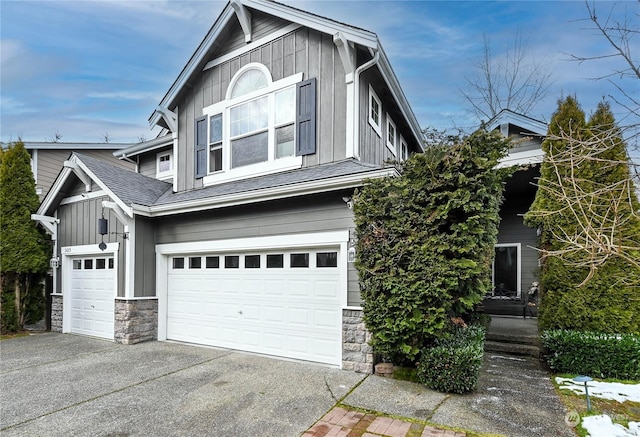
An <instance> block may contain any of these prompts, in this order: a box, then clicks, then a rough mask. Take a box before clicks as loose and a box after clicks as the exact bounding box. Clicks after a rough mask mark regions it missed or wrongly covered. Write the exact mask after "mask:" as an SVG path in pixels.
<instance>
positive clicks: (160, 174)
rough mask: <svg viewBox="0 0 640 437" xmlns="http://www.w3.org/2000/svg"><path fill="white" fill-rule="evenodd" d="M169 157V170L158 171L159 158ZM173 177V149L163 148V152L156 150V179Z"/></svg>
mask: <svg viewBox="0 0 640 437" xmlns="http://www.w3.org/2000/svg"><path fill="white" fill-rule="evenodd" d="M165 156H168V157H169V167H170V168H169V170H166V171H160V159H161V158H163V157H165ZM169 178H173V150H165V151H164V152H158V153H157V154H156V179H169Z"/></svg>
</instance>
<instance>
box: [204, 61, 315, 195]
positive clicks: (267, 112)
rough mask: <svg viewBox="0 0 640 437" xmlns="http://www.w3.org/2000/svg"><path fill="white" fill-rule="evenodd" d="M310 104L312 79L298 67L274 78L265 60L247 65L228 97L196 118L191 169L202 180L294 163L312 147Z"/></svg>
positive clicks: (312, 150) (312, 105)
mask: <svg viewBox="0 0 640 437" xmlns="http://www.w3.org/2000/svg"><path fill="white" fill-rule="evenodd" d="M315 107H316V102H315V79H312V80H308V81H304V82H302V73H298V74H294V75H292V76H289V77H286V78H284V79H281V80H278V81H275V82H273V81H272V79H271V75H270V73H269V71H268V70H267V68H266V67H265V66H264V65H262V64H258V63H251V64H248V65H246V66H245V67H243V68H242V69H240V71H238V73H236V75H235V76H234V78H233V79H232V80H231V82H230V84H229V89H228V90H227V99H226V100H224V101H222V102H219V103H216V104H214V105H211V106H208V107H206V108H204V110H203V112H204V117H202V118H200V119H198V120H197V121H196V132H198V135H196V175H197V176H198V177H200V176H203V177H205V176H206V177H205V179H204V182H205V184H207V183H215V182H218V181H222V180H229V179H236V178H242V177H246V176H253V175H257V174H264V173H269V172H271V171H274V170H285V169H292V168H299V167H300V166H301V165H302V158H301V157H302V156H303V155H308V154H312V153H315V136H316V133H315ZM207 139H208V140H207ZM204 147H208V152H207V153H205V152H206V150H205V149H204ZM199 152H202V153H199Z"/></svg>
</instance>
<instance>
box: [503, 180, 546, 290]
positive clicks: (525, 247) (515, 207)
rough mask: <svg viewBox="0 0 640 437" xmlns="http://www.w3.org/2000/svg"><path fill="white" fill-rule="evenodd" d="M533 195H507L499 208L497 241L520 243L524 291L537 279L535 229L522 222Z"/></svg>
mask: <svg viewBox="0 0 640 437" xmlns="http://www.w3.org/2000/svg"><path fill="white" fill-rule="evenodd" d="M532 202H533V196H531V195H530V194H525V193H520V194H514V195H512V196H507V198H506V200H505V202H504V203H503V205H502V208H501V209H500V219H501V221H500V229H499V233H498V243H521V246H520V250H521V287H522V291H523V292H526V291H527V289H528V288H529V286H530V285H531V283H532V282H534V281H537V280H538V277H537V272H538V251H537V250H536V249H535V247H536V245H537V239H538V237H537V235H536V230H535V229H533V228H530V227H528V226H526V225H525V224H524V220H523V217H522V216H523V214H524V213H526V212H527V211H528V210H529V207H530V206H531V203H532Z"/></svg>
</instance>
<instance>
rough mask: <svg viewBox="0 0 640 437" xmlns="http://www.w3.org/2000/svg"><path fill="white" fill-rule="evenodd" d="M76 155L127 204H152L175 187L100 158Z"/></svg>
mask: <svg viewBox="0 0 640 437" xmlns="http://www.w3.org/2000/svg"><path fill="white" fill-rule="evenodd" d="M74 155H75V156H77V157H78V158H79V159H80V161H81V162H82V163H83V164H84V165H86V166H87V168H88V169H89V171H91V172H92V173H93V174H94V175H96V177H97V178H98V179H100V181H101V182H103V183H104V184H105V185H106V186H107V188H109V189H110V190H111V191H112V192H113V194H115V195H116V196H117V197H118V198H119V199H120V200H122V201H123V202H124V203H125V204H127V205H131V204H134V203H135V204H138V205H144V206H151V205H153V203H154V202H155V201H156V200H157V199H158V198H159V197H160V196H161V195H162V194H163V193H165V192H166V191H167V190H168V191H171V189H172V188H173V185H172V184H169V183H167V182H163V181H159V180H157V179H154V178H150V177H148V176H144V175H141V174H140V173H135V172H133V171H130V170H126V169H124V168H120V167H116V166H115V165H112V164H109V163H107V162H104V161H102V160H100V159H96V158H92V157H90V156H87V155H82V154H80V153H74Z"/></svg>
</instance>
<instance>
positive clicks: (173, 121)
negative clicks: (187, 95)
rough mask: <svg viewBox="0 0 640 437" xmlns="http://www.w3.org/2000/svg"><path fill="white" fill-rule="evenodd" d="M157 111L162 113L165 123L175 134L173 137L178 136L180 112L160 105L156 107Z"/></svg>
mask: <svg viewBox="0 0 640 437" xmlns="http://www.w3.org/2000/svg"><path fill="white" fill-rule="evenodd" d="M156 112H159V113H160V115H162V118H163V119H164V121H165V123H167V126H168V127H169V130H170V131H171V133H172V134H173V138H177V135H178V114H176V113H175V112H173V111H170V110H169V109H167V108H163V107H162V106H158V107H157V108H156Z"/></svg>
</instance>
